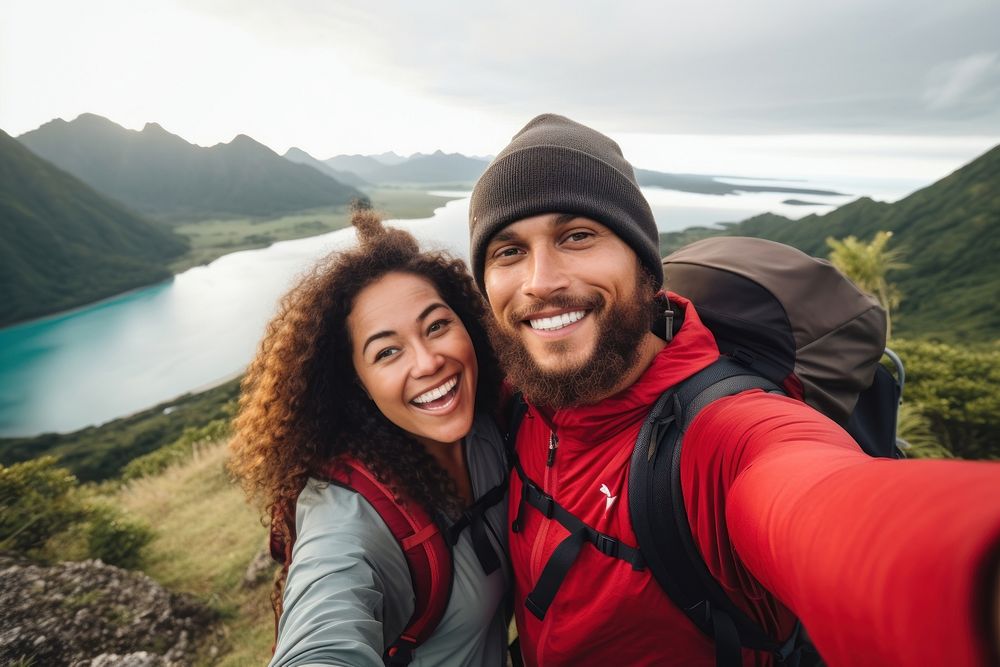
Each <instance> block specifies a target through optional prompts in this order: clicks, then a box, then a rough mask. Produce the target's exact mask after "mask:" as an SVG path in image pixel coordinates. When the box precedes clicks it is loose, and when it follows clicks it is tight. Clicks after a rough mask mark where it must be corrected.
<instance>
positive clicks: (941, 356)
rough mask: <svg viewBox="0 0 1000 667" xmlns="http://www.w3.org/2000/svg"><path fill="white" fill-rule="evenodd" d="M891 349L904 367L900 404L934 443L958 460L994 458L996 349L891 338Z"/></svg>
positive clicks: (998, 450)
mask: <svg viewBox="0 0 1000 667" xmlns="http://www.w3.org/2000/svg"><path fill="white" fill-rule="evenodd" d="M892 348H893V350H895V351H896V353H898V354H899V356H900V357H902V359H903V361H904V363H905V364H906V386H905V388H904V390H903V400H904V404H909V405H910V406H911V409H913V410H914V411H916V412H917V413H919V414H920V415H921V416H922V417H923V418H924V419H925V420H926V423H927V428H928V429H929V431H930V433H931V434H932V435H933V437H934V440H936V441H937V442H938V443H939V444H940V445H941V446H943V447H944V448H945V449H947V450H948V451H949V452H950V453H952V454H953V455H955V456H958V457H961V458H970V459H1000V346H998V345H997V344H994V345H992V346H988V347H983V348H968V347H964V346H953V345H946V344H944V343H933V342H928V341H919V340H917V341H914V340H901V339H898V338H896V339H893V341H892ZM904 437H905V436H904Z"/></svg>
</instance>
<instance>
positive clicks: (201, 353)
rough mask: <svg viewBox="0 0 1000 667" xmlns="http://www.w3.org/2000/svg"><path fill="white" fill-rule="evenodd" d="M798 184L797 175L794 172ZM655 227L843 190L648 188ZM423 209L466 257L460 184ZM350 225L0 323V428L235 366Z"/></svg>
mask: <svg viewBox="0 0 1000 667" xmlns="http://www.w3.org/2000/svg"><path fill="white" fill-rule="evenodd" d="M797 185H802V184H801V183H798V184H797ZM644 192H645V194H646V195H647V197H648V198H649V200H650V205H651V206H652V208H653V211H654V214H655V216H656V219H657V222H658V225H659V226H660V229H661V230H662V231H671V230H679V229H683V228H686V227H689V226H692V225H708V224H712V223H715V222H722V221H738V220H742V219H744V218H746V217H749V216H751V215H754V214H756V213H760V212H762V211H767V210H770V211H773V212H775V213H782V214H784V215H788V216H789V217H800V216H802V215H805V214H807V213H811V212H814V211H822V212H825V211H828V210H830V209H831V205H833V204H837V205H839V204H841V203H844V202H845V201H846V200H847V199H848V198H845V197H813V196H809V197H805V199H808V200H809V201H814V202H822V203H824V204H826V205H823V206H790V205H786V204H782V201H783V200H785V199H788V198H789V196H788V195H780V194H773V193H753V194H748V195H741V196H722V197H720V196H717V195H696V194H687V193H681V192H674V191H669V190H659V189H647V190H644ZM441 194H448V195H451V196H457V197H461V198H460V199H456V200H454V201H451V202H449V203H448V204H447V205H446V206H444V207H443V208H440V209H438V210H437V211H435V214H434V216H433V217H432V218H428V219H425V220H407V221H393V222H392V224H394V225H397V226H400V227H403V228H405V229H408V230H410V231H412V232H413V233H414V234H415V235H416V236H417V237H418V238H419V239H420V240H421V242H422V243H424V244H425V245H427V246H429V247H436V248H443V249H446V250H449V251H451V252H452V253H454V254H456V255H458V256H460V257H463V258H466V259H467V257H468V227H467V224H468V223H467V220H468V218H467V216H468V206H469V200H468V193H441ZM354 239H355V236H354V231H353V229H344V230H339V231H335V232H331V233H328V234H323V235H321V236H314V237H311V238H306V239H299V240H295V241H284V242H280V243H276V244H274V245H272V246H270V247H268V248H264V249H260V250H250V251H244V252H237V253H233V254H231V255H226V256H225V257H221V258H219V259H217V260H216V261H214V262H212V263H211V264H209V265H208V266H200V267H196V268H193V269H190V270H188V271H185V272H184V273H181V274H179V275H177V276H175V277H174V279H173V280H171V281H168V282H165V283H162V284H159V285H154V286H151V287H147V288H143V289H140V290H136V291H133V292H130V293H128V294H124V295H121V296H118V297H114V298H112V299H108V300H105V301H102V302H100V303H97V304H93V305H90V306H87V307H84V308H80V309H77V310H74V311H70V312H67V313H63V314H60V315H55V316H52V317H48V318H44V319H41V320H35V321H33V322H28V323H24V324H21V325H17V326H13V327H8V328H6V329H0V436H4V437H12V436H24V435H35V434H38V433H43V432H49V431H60V432H65V431H72V430H76V429H79V428H83V427H85V426H89V425H92V424H100V423H104V422H106V421H110V420H112V419H115V418H117V417H121V416H124V415H128V414H131V413H133V412H137V411H139V410H142V409H144V408H148V407H150V406H152V405H155V404H157V403H161V402H163V401H167V400H169V399H171V398H174V397H176V396H179V395H181V394H183V393H186V392H189V391H194V390H198V389H204V388H207V387H209V386H211V385H213V384H216V383H218V382H220V381H222V380H225V379H228V378H230V377H233V376H235V375H237V374H239V373H241V372H242V371H243V369H244V368H245V366H246V364H247V363H248V362H249V361H250V359H251V358H252V357H253V354H254V352H255V350H256V347H257V344H258V342H259V340H260V338H261V336H262V334H263V331H264V327H265V325H266V323H267V321H268V320H269V319H270V317H271V316H272V315H273V313H274V310H275V305H276V303H277V301H278V299H279V298H280V297H281V295H282V294H283V293H284V292H285V291H286V290H287V289H288V288H289V287H290V286H291V285H292V284H293V281H294V280H295V278H296V276H298V275H300V274H301V273H302V272H303V271H305V270H306V269H307V268H308V267H309V266H310V265H311V264H312V263H313V262H314V261H315V260H316V259H318V258H319V257H322V256H323V255H325V254H326V253H329V252H330V251H332V250H336V249H337V248H342V247H344V246H345V245H348V244H350V243H353V242H354Z"/></svg>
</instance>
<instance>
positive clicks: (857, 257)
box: [826, 231, 907, 338]
mask: <svg viewBox="0 0 1000 667" xmlns="http://www.w3.org/2000/svg"><path fill="white" fill-rule="evenodd" d="M890 239H892V232H886V231H882V232H877V233H876V234H875V238H873V239H872V240H871V242H870V243H865V242H863V241H859V240H858V238H857V237H856V236H848V237H847V238H845V239H843V240H837V239H835V238H833V237H828V238H827V239H826V244H827V245H828V246H830V262H831V263H833V265H834V266H836V267H837V268H838V269H840V271H841V273H843V274H844V275H845V276H847V277H848V278H850V279H851V281H852V282H853V283H854V284H855V285H857V286H858V287H859V288H860V289H862V290H864V291H866V292H868V293H869V294H871V295H872V296H874V297H875V298H876V299H878V302H879V303H880V304H881V305H882V307H883V308H885V314H886V337H887V338H888V337H891V336H892V311H893V310H894V309H895V308H897V307H899V303H900V301H901V300H902V294H901V293H900V292H899V289H897V288H896V286H895V285H893V284H892V283H890V282H889V280H888V279H887V277H886V276H887V274H888V273H889V272H890V271H895V270H897V269H905V268H906V267H907V265H906V264H904V263H903V262H902V261H900V260H901V259H902V256H903V251H902V250H901V249H900V248H894V249H892V250H890V249H889V248H888V247H887V246H888V245H889V241H890Z"/></svg>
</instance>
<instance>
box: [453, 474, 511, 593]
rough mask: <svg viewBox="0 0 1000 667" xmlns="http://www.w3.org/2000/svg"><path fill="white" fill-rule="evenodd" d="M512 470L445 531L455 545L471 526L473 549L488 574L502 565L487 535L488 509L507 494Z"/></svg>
mask: <svg viewBox="0 0 1000 667" xmlns="http://www.w3.org/2000/svg"><path fill="white" fill-rule="evenodd" d="M509 481H510V472H509V471H508V472H505V473H504V476H503V479H502V480H501V481H500V483H499V484H497V485H496V486H494V487H493V488H492V489H490V490H489V491H487V492H486V493H484V494H483V495H481V496H479V498H477V499H476V502H474V503H473V504H472V505H471V506H470V507H469V508H468V509H466V510H465V511H464V512H462V516H460V517H459V518H458V519H457V520H456V521H455V522H454V523H453V524H451V526H449V527H448V529H447V531H446V532H445V537H446V538H447V539H448V544H450V545H451V546H452V547H454V546H455V545H456V544H458V538H459V536H461V534H462V531H463V530H465V529H466V528H469V529H470V531H471V533H472V549H473V551H475V553H476V558H477V559H478V560H479V564H480V565H481V566H482V568H483V572H485V573H486V574H492V573H493V572H494V571H496V570H497V569H498V568H499V567H500V557H499V556H497V553H496V551H494V549H493V545H492V544H490V540H489V537H487V535H486V531H487V527H486V510H488V509H489V508H491V507H493V506H494V505H496V504H497V503H499V502H501V501H502V500H503V499H504V498H505V497H506V495H507V485H508V483H509Z"/></svg>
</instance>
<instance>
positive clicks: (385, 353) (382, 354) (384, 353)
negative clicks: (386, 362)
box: [375, 347, 399, 361]
mask: <svg viewBox="0 0 1000 667" xmlns="http://www.w3.org/2000/svg"><path fill="white" fill-rule="evenodd" d="M398 352H399V348H398V347H386V348H383V349H381V350H379V351H378V352H376V353H375V361H381V360H382V359H388V358H389V357H391V356H393V355H395V354H396V353H398Z"/></svg>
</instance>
